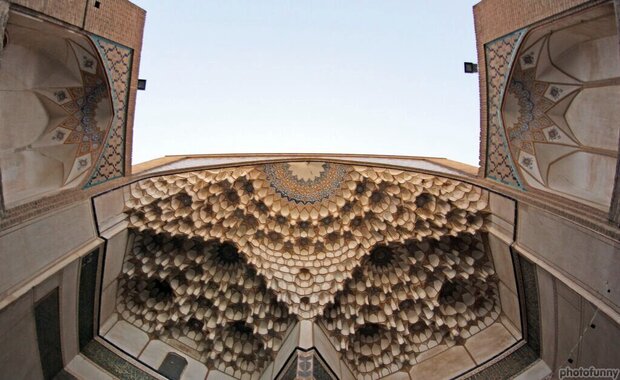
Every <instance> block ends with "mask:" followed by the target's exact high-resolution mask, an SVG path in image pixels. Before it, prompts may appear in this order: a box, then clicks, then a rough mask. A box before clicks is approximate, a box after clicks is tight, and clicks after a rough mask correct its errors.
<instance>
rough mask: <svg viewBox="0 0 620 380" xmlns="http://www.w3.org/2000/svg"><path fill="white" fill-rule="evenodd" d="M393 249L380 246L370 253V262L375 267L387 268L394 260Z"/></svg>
mask: <svg viewBox="0 0 620 380" xmlns="http://www.w3.org/2000/svg"><path fill="white" fill-rule="evenodd" d="M393 254H394V253H393V252H392V249H390V247H388V246H386V245H380V246H377V247H375V248H373V249H372V251H370V256H369V258H368V259H369V260H370V263H371V264H372V265H374V266H375V267H380V268H383V267H386V266H387V265H388V264H389V263H390V261H391V260H392V255H393Z"/></svg>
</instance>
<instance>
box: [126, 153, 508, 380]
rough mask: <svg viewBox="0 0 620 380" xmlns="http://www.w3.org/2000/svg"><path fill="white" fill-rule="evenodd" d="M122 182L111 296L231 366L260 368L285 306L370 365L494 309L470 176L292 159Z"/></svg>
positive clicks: (159, 331)
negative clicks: (130, 237) (120, 232)
mask: <svg viewBox="0 0 620 380" xmlns="http://www.w3.org/2000/svg"><path fill="white" fill-rule="evenodd" d="M126 192H127V193H128V201H127V203H126V208H127V209H126V212H127V213H128V214H129V221H130V228H131V229H132V230H133V231H134V241H133V245H132V249H131V251H130V252H129V253H128V254H127V256H126V260H125V264H124V268H123V272H122V274H121V279H120V282H119V297H118V305H117V311H118V312H119V313H120V315H121V316H122V318H124V319H125V320H127V321H128V322H130V323H132V324H134V325H135V326H137V327H139V328H141V329H143V330H144V331H146V332H148V333H150V334H153V335H154V336H159V337H169V338H173V339H177V340H179V341H181V342H184V344H186V345H187V346H188V347H190V348H191V350H192V352H193V353H194V356H195V357H196V358H198V359H200V360H201V361H203V362H205V363H207V364H209V365H210V366H212V367H214V368H218V369H220V370H221V371H223V372H227V373H229V374H231V375H235V376H239V375H243V374H247V375H248V376H253V375H251V374H254V373H260V371H259V370H260V369H263V368H264V367H265V366H266V365H267V364H268V363H269V361H270V360H271V359H272V358H273V357H274V355H275V353H276V352H277V350H278V349H279V348H280V345H281V344H282V341H283V340H284V339H285V336H286V334H287V332H288V331H289V330H290V328H291V326H293V325H294V324H295V323H296V321H297V320H303V319H310V320H313V321H314V323H316V324H317V325H318V326H321V328H322V329H324V330H325V331H326V332H327V333H328V335H329V337H330V340H331V341H332V344H333V346H334V347H335V349H336V350H337V351H340V352H341V353H342V355H343V358H345V359H346V361H347V362H348V364H349V366H350V368H352V369H353V371H354V372H355V373H357V374H358V375H359V376H367V377H368V378H378V377H380V376H382V375H385V374H386V373H390V372H395V371H398V370H401V369H403V370H406V369H407V368H408V367H409V365H411V364H413V363H415V358H416V356H417V355H418V354H420V353H421V352H424V351H426V350H428V349H430V348H433V347H435V346H437V345H438V344H446V345H448V346H452V345H455V344H463V343H464V341H465V340H466V339H467V338H468V337H469V336H471V335H473V334H475V333H477V332H479V331H481V330H483V329H485V328H486V327H487V326H489V325H491V324H492V323H493V322H494V321H495V320H497V318H498V317H499V313H500V302H499V294H498V288H497V279H496V276H495V271H494V267H493V263H492V261H491V260H490V257H489V255H488V252H487V249H486V248H485V240H484V230H485V227H484V225H485V217H486V215H487V212H486V207H487V197H488V195H487V194H486V193H484V192H483V191H482V190H481V189H480V188H477V187H475V186H473V185H470V184H467V183H464V182H461V181H458V180H453V179H447V178H441V177H437V176H433V175H426V174H420V173H413V172H406V171H402V170H393V169H385V168H376V167H366V166H351V165H342V164H334V163H326V162H289V163H271V164H266V165H257V166H244V167H235V168H225V169H216V170H203V171H194V172H189V173H182V174H173V175H164V176H159V177H154V178H149V179H144V180H141V181H139V182H137V183H135V184H133V185H131V186H130V188H128V189H127V190H126ZM386 371H387V372H386Z"/></svg>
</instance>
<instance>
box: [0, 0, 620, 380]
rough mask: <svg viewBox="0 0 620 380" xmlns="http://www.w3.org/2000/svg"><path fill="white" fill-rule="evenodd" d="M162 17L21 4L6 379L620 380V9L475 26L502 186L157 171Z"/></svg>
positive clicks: (2, 205)
mask: <svg viewBox="0 0 620 380" xmlns="http://www.w3.org/2000/svg"><path fill="white" fill-rule="evenodd" d="M145 15H146V14H145V11H144V10H142V9H140V8H139V7H137V6H135V5H134V4H132V3H130V2H129V1H127V0H101V1H97V0H57V1H50V0H8V1H7V0H0V36H2V39H1V40H0V42H1V43H0V263H1V264H0V347H1V348H2V349H1V350H0V379H35V380H37V379H46V380H47V379H173V380H179V379H183V380H189V379H199V380H215V379H218V380H219V379H242V380H246V379H247V380H263V379H282V380H285V379H286V380H289V379H290V380H293V379H299V380H309V379H317V380H319V379H320V380H323V379H342V380H352V379H363V380H371V379H372V380H374V379H385V380H418V379H423V380H428V379H557V378H560V379H567V378H583V377H588V376H590V377H592V376H599V377H601V378H603V376H607V377H605V378H617V376H618V372H620V228H619V226H620V161H619V156H618V146H619V142H620V123H619V121H620V106H619V104H620V44H619V39H618V31H619V25H620V0H603V1H601V0H590V1H584V0H544V1H542V0H541V1H523V0H482V1H480V2H479V3H478V4H476V5H475V6H474V7H473V15H474V19H475V32H476V39H477V53H478V62H477V65H478V71H479V72H478V76H479V85H480V120H481V123H480V163H479V167H473V166H469V165H466V164H462V163H459V162H454V161H451V160H448V159H444V158H434V157H418V156H378V155H374V156H369V155H351V154H260V155H259V154H252V155H242V154H229V155H209V154H205V155H191V156H165V157H162V158H159V159H155V160H152V161H149V162H146V163H142V164H139V165H132V162H131V157H132V155H131V153H132V128H133V121H134V113H135V105H136V94H137V90H138V89H139V82H138V72H139V67H140V55H141V47H142V36H143V29H144V23H145ZM412 153H415V152H412ZM587 371H590V372H587ZM614 376H615V377H614Z"/></svg>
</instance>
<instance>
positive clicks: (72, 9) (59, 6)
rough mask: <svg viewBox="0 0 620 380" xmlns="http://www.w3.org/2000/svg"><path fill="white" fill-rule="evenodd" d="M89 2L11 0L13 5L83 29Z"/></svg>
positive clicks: (79, 0) (71, 0) (81, 0)
mask: <svg viewBox="0 0 620 380" xmlns="http://www.w3.org/2000/svg"><path fill="white" fill-rule="evenodd" d="M87 1H88V0H11V1H10V2H11V3H13V4H17V5H20V6H22V7H25V8H28V9H32V10H33V11H37V12H40V13H43V14H45V15H47V16H50V17H52V18H55V19H58V20H60V21H63V22H66V23H68V24H71V25H74V26H77V27H78V28H81V27H82V25H83V24H84V10H85V9H86V3H87Z"/></svg>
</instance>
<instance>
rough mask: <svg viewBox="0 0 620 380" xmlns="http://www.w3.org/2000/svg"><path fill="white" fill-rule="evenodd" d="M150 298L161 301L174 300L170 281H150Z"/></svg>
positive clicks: (148, 287) (148, 286)
mask: <svg viewBox="0 0 620 380" xmlns="http://www.w3.org/2000/svg"><path fill="white" fill-rule="evenodd" d="M147 289H148V290H149V297H150V298H155V299H156V300H157V301H158V302H159V301H167V300H169V299H171V298H172V296H173V291H172V287H171V286H170V284H169V283H168V281H164V280H160V279H154V280H151V281H149V283H148V285H147Z"/></svg>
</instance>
